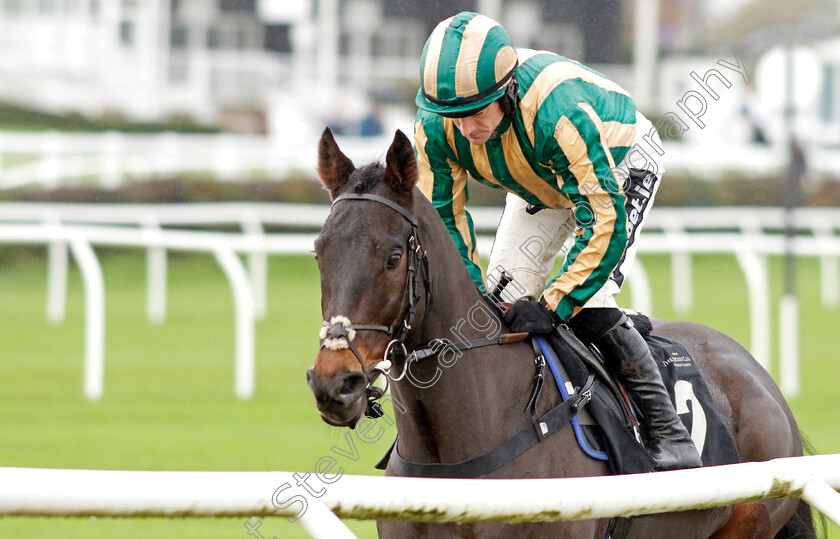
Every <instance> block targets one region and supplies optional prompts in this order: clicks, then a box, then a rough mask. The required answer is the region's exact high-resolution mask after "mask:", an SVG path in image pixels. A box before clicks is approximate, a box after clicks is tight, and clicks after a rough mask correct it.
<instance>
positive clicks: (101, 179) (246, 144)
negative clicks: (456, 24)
mask: <svg viewBox="0 0 840 539" xmlns="http://www.w3.org/2000/svg"><path fill="white" fill-rule="evenodd" d="M406 127H407V129H408V130H407V131H405V132H406V133H407V134H410V130H411V128H412V126H411V125H410V124H409V125H407V126H406ZM318 135H319V133H310V134H305V135H302V136H301V135H298V136H295V137H292V136H287V137H285V138H283V139H280V138H272V137H268V136H260V135H236V134H228V133H222V134H189V133H172V132H168V133H121V132H116V131H107V132H100V133H68V132H58V131H43V132H31V133H26V132H17V131H0V189H12V188H17V187H24V186H33V185H41V186H45V187H47V188H54V187H58V186H67V185H74V184H78V183H79V182H81V181H85V182H88V183H90V184H92V185H98V186H100V187H103V188H106V189H112V188H116V187H118V186H120V185H121V184H123V183H124V182H127V181H131V180H141V179H150V178H157V177H172V176H175V175H195V174H210V175H212V176H213V177H215V178H216V179H220V180H226V181H234V180H248V179H251V178H255V177H256V178H266V177H268V178H283V177H285V176H286V174H287V173H289V172H290V171H294V170H299V171H306V173H307V174H311V171H314V170H315V168H316V164H317V153H316V150H317V139H318ZM392 135H393V133H385V134H384V135H383V136H380V137H369V138H360V137H338V139H339V145H340V146H341V149H342V151H343V152H344V153H346V154H347V155H348V156H349V157H350V158H351V159H352V160H353V161H354V162H356V163H367V162H369V161H371V160H373V159H378V158H382V157H383V156H384V155H385V150H386V149H387V148H388V146H389V145H390V143H391V137H392ZM663 147H664V149H665V151H666V154H667V158H668V163H667V164H668V170H670V171H672V172H673V171H683V172H692V173H698V172H702V173H703V174H704V175H705V176H708V177H714V178H720V177H723V176H722V175H723V174H724V173H726V172H732V171H736V172H740V173H744V174H747V175H750V174H752V175H756V174H764V175H766V174H774V173H778V172H782V171H784V167H785V163H784V162H783V157H784V155H783V152H779V151H778V149H776V148H773V147H771V146H758V145H741V146H733V145H723V144H719V143H709V144H707V145H698V144H692V143H674V142H665V143H664V145H663ZM710 155H713V156H714V159H710V158H709V156H710ZM808 165H809V170H811V171H814V172H818V173H821V174H827V175H830V176H834V177H836V176H837V171H838V170H840V151H837V150H836V149H831V148H823V147H818V146H814V147H811V148H809V149H808Z"/></svg>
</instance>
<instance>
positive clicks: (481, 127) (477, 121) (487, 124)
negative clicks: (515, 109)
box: [452, 100, 505, 144]
mask: <svg viewBox="0 0 840 539" xmlns="http://www.w3.org/2000/svg"><path fill="white" fill-rule="evenodd" d="M504 116H505V115H504V112H502V106H501V105H500V104H499V101H498V100H496V101H493V102H492V103H490V104H489V105H487V106H486V107H484V108H483V109H481V110H480V111H478V112H476V113H475V114H473V115H471V116H465V117H464V118H453V119H452V121H453V122H454V123H455V127H457V128H458V131H460V132H461V134H462V135H464V137H466V139H467V140H469V141H470V142H471V143H472V144H484V143H485V142H487V141H488V140H490V137H491V136H492V135H493V133H494V132H495V131H496V128H497V127H498V126H499V123H501V121H502V119H503V118H504Z"/></svg>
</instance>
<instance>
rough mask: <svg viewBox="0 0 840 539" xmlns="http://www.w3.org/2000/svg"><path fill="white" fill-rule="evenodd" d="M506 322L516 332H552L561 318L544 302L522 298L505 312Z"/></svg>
mask: <svg viewBox="0 0 840 539" xmlns="http://www.w3.org/2000/svg"><path fill="white" fill-rule="evenodd" d="M505 322H507V325H508V326H509V327H510V329H512V330H513V331H516V332H519V331H527V332H529V333H551V332H552V331H553V330H554V327H555V326H556V325H557V324H558V323H560V319H559V318H558V317H557V315H556V314H554V313H553V312H551V311H549V310H548V307H546V305H545V304H544V303H540V302H536V301H528V300H525V299H520V300H519V301H517V302H516V303H514V304H513V307H511V308H510V309H509V310H508V312H506V313H505Z"/></svg>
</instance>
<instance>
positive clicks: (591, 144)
mask: <svg viewBox="0 0 840 539" xmlns="http://www.w3.org/2000/svg"><path fill="white" fill-rule="evenodd" d="M591 114H593V113H592V112H587V110H586V109H584V108H581V107H579V106H578V107H575V108H573V109H572V110H570V111H568V112H567V113H566V114H565V115H564V116H561V117H560V120H559V121H558V122H557V124H556V126H555V128H554V131H553V133H552V134H551V136H550V137H546V146H545V152H546V153H548V156H549V158H550V162H551V163H552V168H553V171H554V173H555V174H557V179H558V185H560V186H561V189H562V191H563V192H564V193H565V194H566V195H567V196H568V197H569V199H570V200H571V202H572V204H573V205H574V216H575V220H576V228H577V235H576V238H575V243H574V245H573V246H572V248H571V249H570V250H569V252H568V253H567V254H566V261H565V263H564V265H563V268H562V270H561V271H560V273H559V274H558V275H557V276H556V277H555V278H554V280H553V282H550V283H549V285H548V287H547V288H546V290H545V292H544V293H543V298H544V299H545V301H546V303H547V305H548V307H549V308H551V309H553V310H554V312H555V313H556V314H557V315H558V316H559V317H560V319H562V320H565V321H568V320H569V319H570V318H571V316H572V315H573V314H574V313H576V312H577V311H578V310H579V309H580V307H582V306H583V305H584V304H585V303H586V302H587V301H588V300H589V299H590V298H591V297H592V296H593V295H594V294H595V292H597V291H598V290H599V289H600V288H601V287H602V286H603V285H604V284H605V283H606V282H607V279H608V278H609V276H610V274H611V273H612V271H613V269H614V268H615V266H616V265H617V264H618V262H619V260H620V259H621V256H622V254H623V253H624V249H625V247H626V245H627V225H626V212H625V209H624V194H623V193H622V191H621V187H620V186H618V185H616V182H615V180H614V179H613V177H612V170H613V169H614V167H615V164H614V163H613V159H612V155H611V154H610V151H609V149H608V148H605V147H604V145H603V143H602V141H603V140H605V138H604V135H603V132H602V129H601V122H600V120H597V117H593V116H591Z"/></svg>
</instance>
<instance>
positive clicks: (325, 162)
mask: <svg viewBox="0 0 840 539" xmlns="http://www.w3.org/2000/svg"><path fill="white" fill-rule="evenodd" d="M355 168H356V167H354V166H353V162H352V161H350V159H349V158H348V157H347V156H346V155H344V154H343V153H341V150H339V149H338V144H337V143H336V142H335V137H333V134H332V130H330V128H329V127H327V128H326V129H324V133H323V134H322V135H321V140H320V142H318V176H320V177H321V181H322V182H324V185H325V186H326V188H327V189H328V190H329V191H330V198H332V199H335V197H336V195H337V194H338V190H339V189H340V188H341V186H342V185H344V182H346V181H347V178H349V177H350V174H351V173H352V172H353V171H354V170H355Z"/></svg>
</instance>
